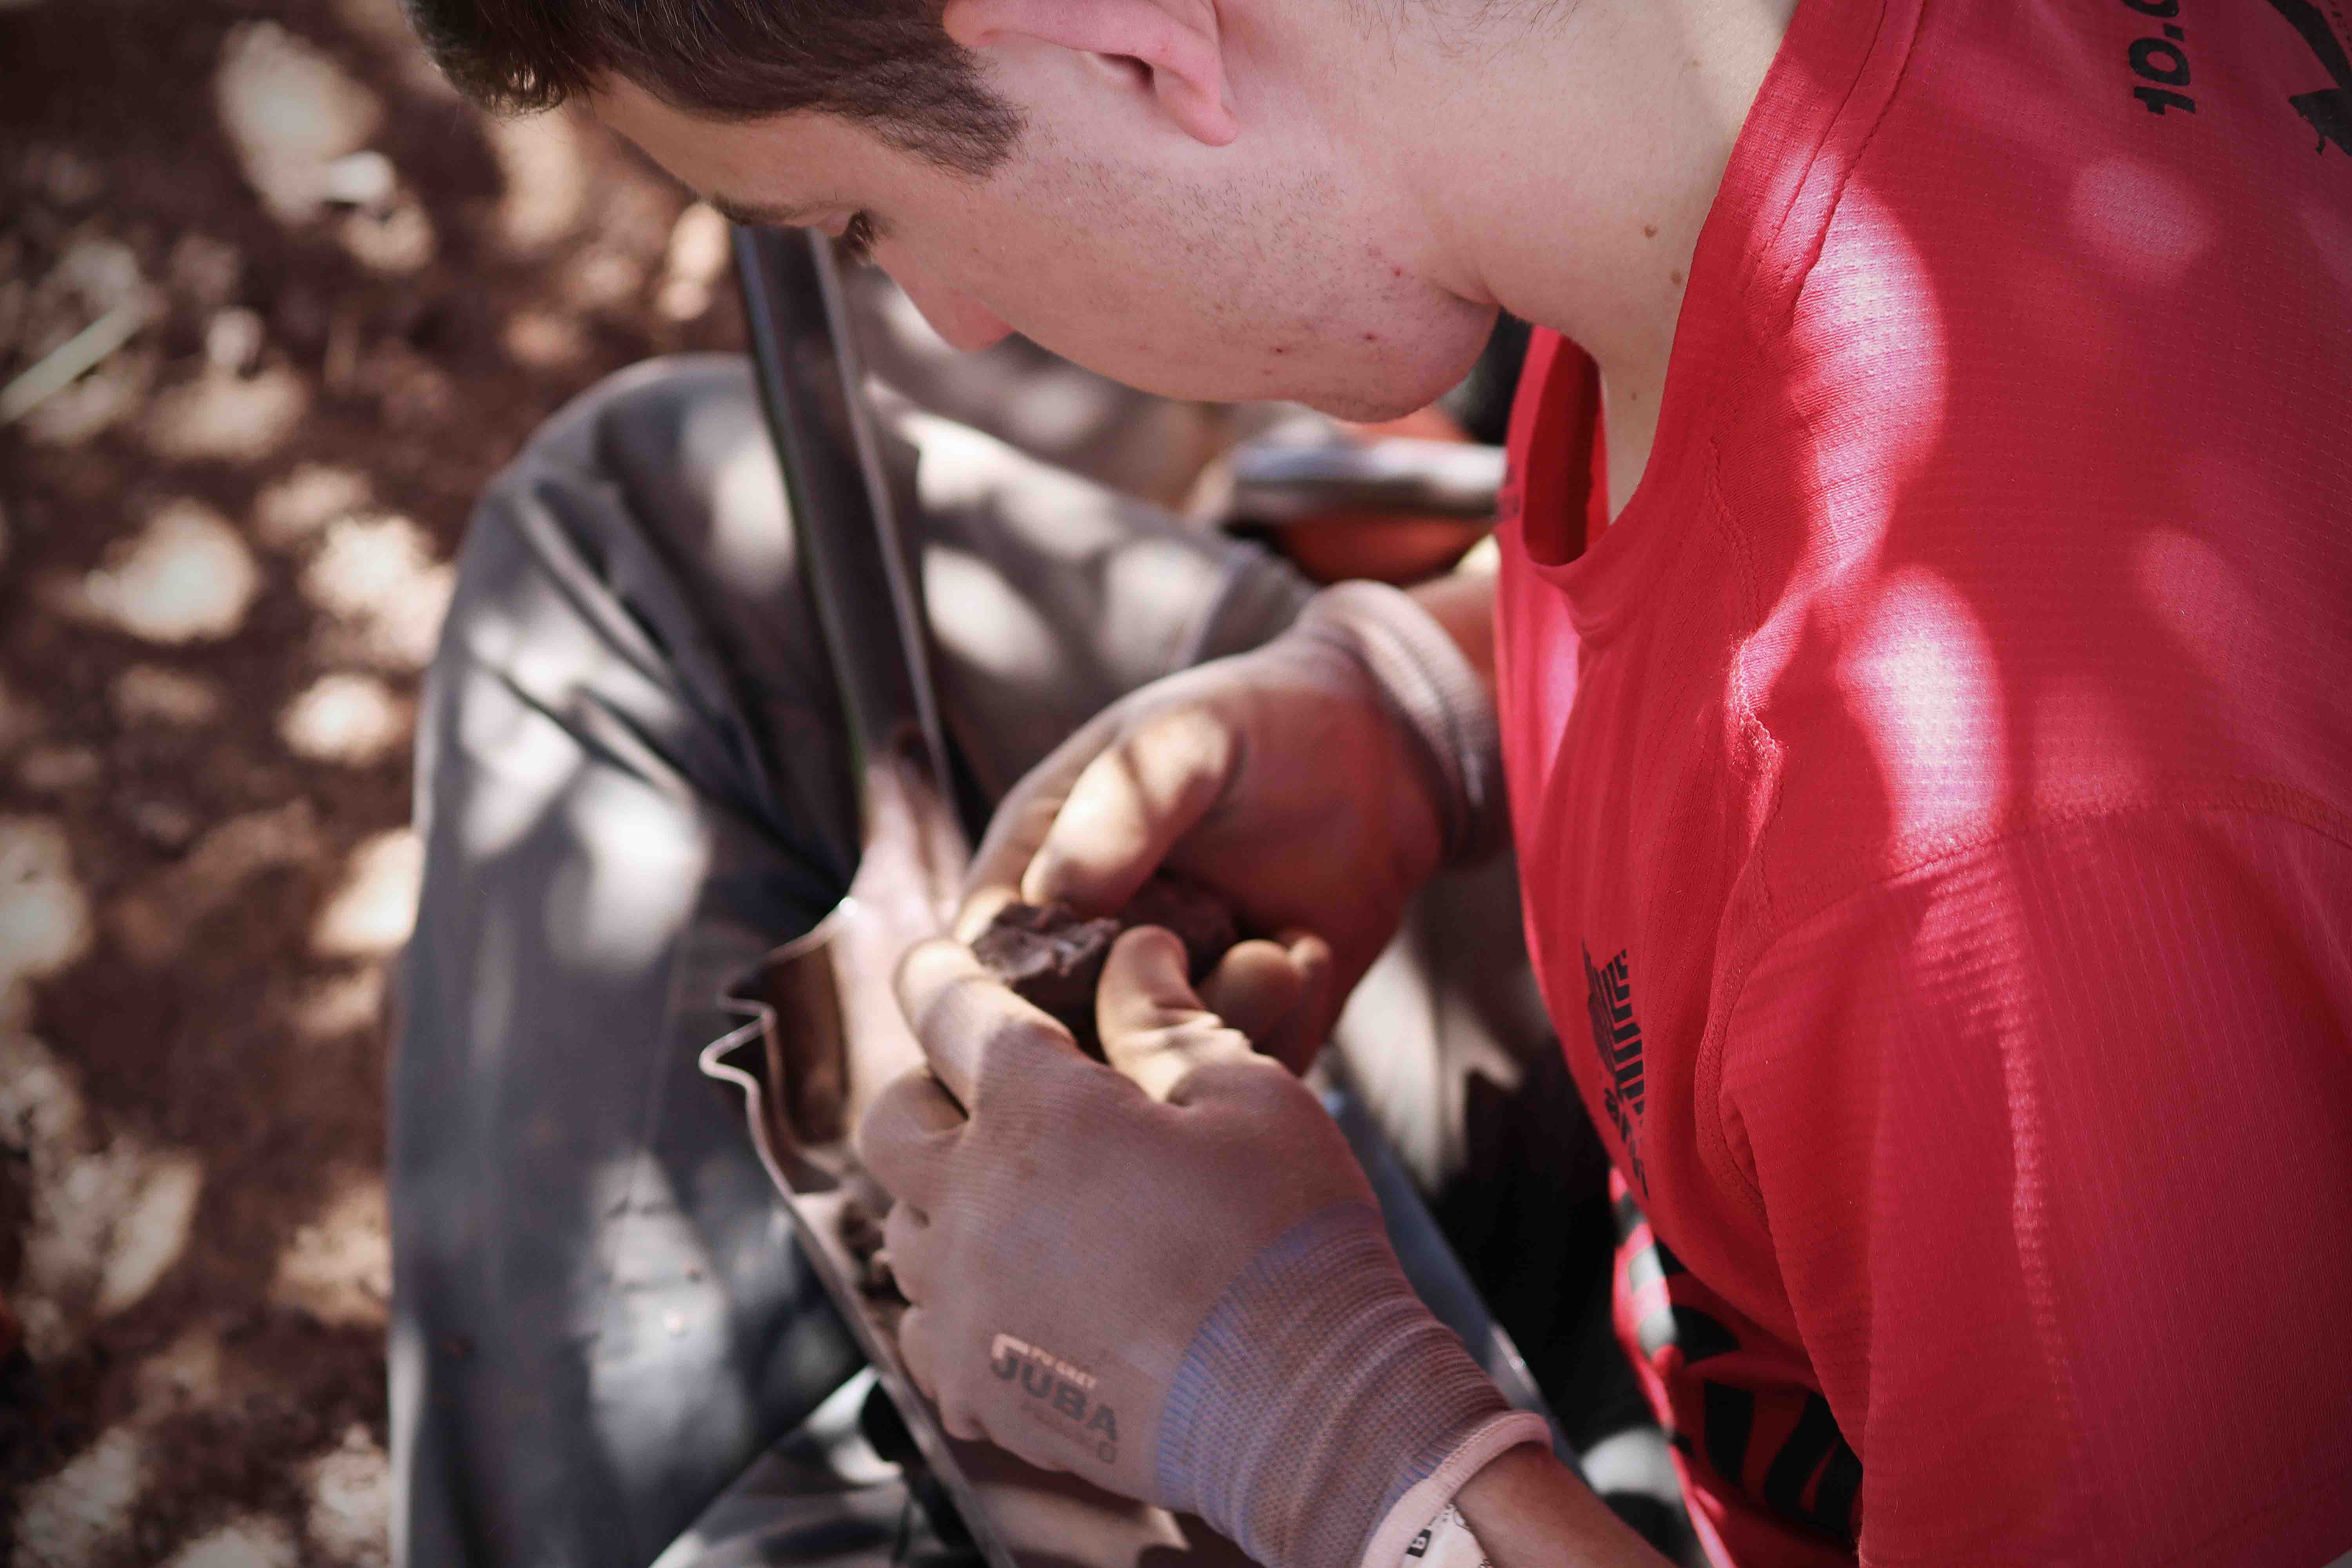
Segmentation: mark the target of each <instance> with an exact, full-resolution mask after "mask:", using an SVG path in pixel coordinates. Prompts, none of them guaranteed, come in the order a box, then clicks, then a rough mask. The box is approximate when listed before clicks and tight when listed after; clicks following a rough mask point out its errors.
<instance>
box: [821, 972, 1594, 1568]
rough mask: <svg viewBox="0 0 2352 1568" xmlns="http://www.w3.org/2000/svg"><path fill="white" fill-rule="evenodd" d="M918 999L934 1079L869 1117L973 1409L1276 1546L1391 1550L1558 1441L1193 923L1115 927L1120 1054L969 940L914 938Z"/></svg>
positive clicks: (900, 1229) (947, 1411)
mask: <svg viewBox="0 0 2352 1568" xmlns="http://www.w3.org/2000/svg"><path fill="white" fill-rule="evenodd" d="M899 999H900V1003H901V1005H903V1006H904V1007H905V1009H906V1012H907V1016H908V1020H909V1021H910V1022H911V1023H912V1024H913V1026H914V1027H915V1031H916V1033H917V1035H918V1036H919V1037H920V1038H921V1040H922V1042H923V1046H924V1050H925V1054H926V1056H927V1057H928V1058H929V1061H930V1063H931V1068H932V1069H933V1072H935V1073H936V1074H937V1077H936V1078H935V1077H933V1076H932V1075H931V1073H916V1074H911V1075H909V1076H908V1077H906V1078H903V1079H899V1080H898V1082H897V1083H895V1084H893V1085H892V1086H891V1088H890V1089H888V1090H887V1091H886V1092H885V1094H884V1095H883V1097H882V1099H881V1100H880V1101H879V1102H877V1105H876V1106H875V1109H874V1110H873V1113H872V1114H871V1115H870V1116H869V1117H868V1118H867V1120H866V1124H865V1127H864V1129H863V1131H862V1133H861V1137H860V1143H861V1146H862V1149H863V1152H864V1155H865V1158H866V1164H867V1165H868V1167H869V1168H870V1169H871V1170H872V1171H873V1173H875V1175H876V1176H877V1177H878V1178H879V1179H880V1180H881V1181H882V1183H883V1184H884V1185H886V1186H887V1187H888V1188H889V1190H890V1192H891V1193H892V1194H893V1195H894V1196H895V1197H896V1198H897V1200H898V1202H897V1204H896V1205H895V1206H894V1207H893V1208H892V1209H891V1211H890V1215H889V1217H888V1219H887V1222H886V1224H885V1237H886V1240H885V1246H886V1247H887V1252H888V1255H889V1258H890V1264H891V1267H892V1268H893V1270H894V1271H895V1273H896V1275H897V1277H898V1283H899V1286H900V1288H901V1289H903V1290H904V1291H905V1292H906V1294H907V1297H908V1300H910V1301H911V1302H912V1303H913V1308H912V1310H909V1311H908V1313H907V1315H906V1317H905V1319H904V1321H902V1323H901V1325H900V1328H899V1342H900V1345H901V1347H902V1349H903V1350H904V1352H905V1353H906V1358H907V1363H908V1368H909V1370H910V1371H911V1372H912V1373H913V1374H914V1376H915V1380H916V1382H917V1383H918V1384H920V1385H921V1387H922V1388H923V1390H924V1392H925V1393H927V1394H929V1395H930V1396H931V1397H932V1398H933V1399H934V1400H936V1401H937V1402H938V1405H939V1406H940V1415H941V1416H942V1417H943V1419H944V1420H945V1422H946V1424H947V1427H948V1430H949V1431H950V1432H951V1433H953V1434H955V1435H957V1436H963V1437H984V1438H986V1439H988V1440H990V1441H992V1442H994V1443H996V1444H998V1445H999V1446H1001V1447H1005V1448H1008V1449H1010V1450H1012V1451H1013V1453H1015V1454H1017V1455H1019V1456H1021V1457H1022V1458H1025V1459H1027V1460H1029V1461H1030V1462H1032V1463H1033V1464H1036V1465H1040V1466H1044V1467H1045V1468H1052V1469H1058V1470H1067V1471H1071V1472H1073V1473H1075V1474H1076V1475H1079V1476H1082V1477H1084V1478H1085V1479H1087V1480H1090V1481H1093V1482H1095V1483H1096V1484H1097V1485H1099V1486H1102V1487H1104V1488H1107V1489H1109V1490H1112V1491H1116V1492H1119V1493H1122V1494H1124V1495H1126V1496H1129V1497H1133V1498H1139V1499H1141V1500H1146V1501H1150V1502H1155V1503H1159V1504H1161V1505H1163V1506H1165V1507H1168V1508H1171V1509H1173V1510H1179V1511H1186V1512H1192V1513H1195V1514H1198V1515H1199V1516H1200V1517H1202V1519H1204V1520H1206V1521H1208V1522H1209V1523H1210V1524H1211V1525H1213V1527H1214V1528H1216V1529H1217V1530H1218V1531H1221V1532H1223V1534H1225V1535H1226V1536H1227V1537H1229V1538H1230V1539H1232V1540H1233V1541H1234V1542H1236V1543H1238V1544H1239V1545H1240V1546H1241V1547H1242V1548H1243V1549H1244V1551H1246V1552H1248V1553H1249V1554H1250V1555H1251V1556H1252V1557H1254V1558H1255V1559H1256V1560H1257V1561H1258V1562H1260V1563H1265V1564H1268V1565H1269V1568H1357V1565H1358V1564H1360V1563H1370V1562H1379V1563H1381V1568H1391V1565H1392V1564H1393V1563H1396V1562H1397V1561H1399V1560H1400V1559H1401V1557H1402V1552H1403V1551H1404V1548H1405V1547H1406V1545H1407V1544H1408V1543H1409V1542H1410V1541H1411V1539H1412V1535H1413V1534H1414V1532H1416V1531H1419V1530H1420V1529H1421V1528H1422V1527H1423V1525H1425V1524H1427V1523H1428V1522H1429V1521H1430V1520H1431V1519H1432V1518H1433V1516H1434V1515H1435V1514H1436V1513H1437V1512H1438V1510H1440V1509H1441V1508H1443V1507H1444V1504H1445V1502H1446V1500H1448V1499H1449V1498H1450V1497H1451V1496H1452V1495H1453V1493H1454V1491H1455V1490H1456V1489H1459V1488H1460V1486H1461V1485H1462V1484H1463V1483H1464V1482H1465V1481H1466V1480H1468V1479H1470V1478H1471V1477H1472V1476H1473V1475H1475V1474H1476V1472H1477V1471H1478V1470H1479V1469H1480V1468H1484V1466H1485V1465H1486V1462H1487V1461H1488V1460H1489V1459H1491V1458H1493V1457H1494V1456H1495V1455H1496V1454H1498V1453H1500V1452H1502V1451H1503V1450H1504V1449H1506V1448H1508V1447H1513V1446H1515V1445H1516V1444H1518V1443H1522V1442H1540V1441H1544V1440H1545V1438H1546V1435H1547V1434H1546V1428H1545V1426H1544V1423H1543V1421H1542V1420H1541V1419H1540V1418H1539V1417H1537V1416H1533V1415H1525V1414H1519V1413H1514V1412H1512V1411H1510V1410H1509V1409H1508V1408H1507V1406H1506V1405H1505V1404H1504V1402H1503V1398H1502V1395H1501V1394H1498V1393H1497V1392H1496V1388H1495V1386H1494V1384H1492V1383H1491V1382H1490V1381H1488V1379H1487V1378H1486V1374H1485V1373H1483V1372H1481V1371H1480V1370H1479V1368H1478V1366H1477V1365H1476V1363H1474V1362H1473V1361H1472V1360H1471V1359H1470V1356H1469V1354H1468V1352H1466V1351H1465V1349H1464V1348H1463V1346H1462V1343H1461V1342H1460V1341H1459V1340H1457V1339H1456V1338H1454V1335H1453V1333H1452V1332H1451V1331H1448V1330H1446V1329H1445V1328H1444V1327H1443V1326H1441V1325H1440V1324H1439V1323H1438V1322H1437V1321H1436V1320H1435V1319H1434V1318H1433V1317H1431V1316H1430V1314H1429V1312H1428V1311H1427V1310H1425V1309H1424V1308H1423V1306H1422V1305H1421V1303H1420V1302H1419V1301H1418V1300H1416V1299H1415V1298H1414V1296H1413V1294H1412V1289H1411V1288H1410V1287H1409V1286H1408V1285H1407V1284H1406V1283H1405V1279H1404V1276H1403V1274H1402V1271H1401V1270H1400V1269H1399V1268H1398V1265H1397V1261H1396V1258H1395V1255H1394V1253H1393V1252H1391V1249H1390V1247H1389V1244H1388V1240H1387V1237H1386V1235H1385V1233H1384V1232H1383V1231H1382V1229H1381V1219H1380V1214H1379V1210H1378V1209H1377V1207H1376V1206H1375V1205H1374V1203H1373V1198H1372V1194H1371V1190H1370V1187H1369V1186H1368V1185H1367V1184H1366V1183H1365V1180H1364V1177H1363V1174H1362V1173H1361V1172H1360V1170H1359V1169H1358V1168H1357V1165H1356V1163H1355V1161H1354V1158H1353V1156H1352V1155H1351V1154H1350V1153H1349V1149H1348V1146H1347V1143H1346V1142H1345V1141H1344V1140H1343V1139H1342V1138H1341V1136H1340V1134H1339V1130H1338V1128H1337V1127H1336V1126H1334V1125H1333V1123H1332V1121H1331V1120H1330V1118H1329V1117H1328V1115H1327V1114H1326V1113H1325V1112H1324V1110H1323V1109H1322V1107H1321V1106H1320V1105H1319V1104H1318V1102H1317V1100H1316V1099H1315V1096H1314V1095H1313V1093H1312V1092H1310V1091H1309V1090H1308V1089H1306V1088H1305V1087H1304V1086H1303V1085H1301V1084H1300V1083H1299V1082H1298V1081H1297V1079H1294V1078H1292V1077H1291V1075H1290V1074H1289V1073H1288V1072H1286V1071H1285V1070H1284V1069H1283V1068H1281V1067H1280V1066H1279V1065H1277V1064H1276V1063H1275V1062H1273V1061H1271V1060H1270V1059H1268V1058H1265V1057H1263V1056H1260V1055H1258V1054H1256V1053H1255V1052H1254V1051H1253V1050H1252V1049H1251V1047H1250V1044H1249V1042H1248V1041H1247V1040H1246V1039H1244V1038H1243V1037H1241V1036H1240V1035H1239V1034H1238V1033H1237V1032H1235V1031H1234V1030H1232V1029H1230V1028H1227V1027H1226V1026H1224V1025H1223V1023H1222V1022H1221V1021H1220V1020H1219V1019H1218V1018H1217V1017H1215V1016H1213V1015H1212V1014H1209V1013H1207V1012H1204V1011H1202V1008H1201V1006H1200V1004H1199V1001H1198V998H1197V997H1195V996H1194V994H1192V990H1191V988H1190V987H1189V986H1188V985H1187V984H1186V982H1185V968H1184V952H1183V948H1182V946H1181V943H1179V942H1177V941H1176V939H1175V938H1174V937H1172V936H1171V935H1170V934H1169V933H1167V932H1165V931H1158V930H1154V929H1150V928H1143V929H1139V930H1136V931H1129V932H1128V933H1127V934H1126V935H1124V936H1122V937H1121V938H1120V939H1119V941H1118V943H1117V945H1116V946H1114V948H1113V949H1112V951H1111V954H1110V957H1109V961H1108V963H1107V964H1106V966H1105V969H1104V974H1103V980H1102V985H1101V989H1100V991H1099V993H1098V999H1097V1018H1098V1021H1099V1023H1100V1026H1101V1033H1102V1041H1103V1047H1104V1049H1105V1052H1106V1054H1107V1055H1108V1059H1109V1061H1110V1063H1111V1065H1110V1066H1108V1067H1107V1066H1104V1065H1102V1064H1100V1063H1097V1062H1094V1061H1090V1060H1088V1059H1087V1058H1085V1057H1083V1056H1081V1055H1080V1054H1079V1053H1078V1050H1077V1047H1076V1046H1075V1045H1074V1044H1073V1043H1072V1041H1071V1039H1070V1037H1069V1034H1068V1033H1067V1031H1066V1030H1065V1029H1063V1027H1062V1026H1060V1025H1059V1024H1057V1023H1056V1022H1055V1021H1054V1019H1052V1018H1051V1017H1049V1016H1046V1015H1045V1013H1042V1012H1040V1011H1038V1010H1037V1009H1036V1008H1034V1007H1032V1006H1031V1005H1029V1004H1027V1003H1026V1002H1024V1001H1023V1000H1021V999H1020V998H1019V997H1017V996H1015V995H1014V994H1013V993H1012V992H1010V991H1008V990H1006V989H1005V988H1004V987H1003V986H1002V985H1000V984H997V983H996V982H995V981H994V980H993V979H992V978H991V977H990V976H989V975H988V974H987V973H986V972H985V971H983V970H982V968H981V967H980V965H979V964H978V963H977V962H976V961H975V960H974V959H973V958H972V956H971V953H970V952H969V951H967V950H966V949H964V948H963V947H961V946H959V945H957V944H955V943H952V942H929V943H926V944H925V945H923V946H922V947H919V948H918V949H916V950H915V951H914V952H912V953H911V954H909V955H908V960H907V962H906V963H905V964H904V965H903V966H902V968H901V970H900V973H899ZM967 1112H968V1113H969V1114H967ZM1368 1553H1369V1555H1368Z"/></svg>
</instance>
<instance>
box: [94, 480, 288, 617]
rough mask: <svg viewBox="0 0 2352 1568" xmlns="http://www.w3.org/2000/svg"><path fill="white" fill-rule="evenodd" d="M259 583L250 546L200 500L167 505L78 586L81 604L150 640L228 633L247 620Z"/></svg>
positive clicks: (122, 543)
mask: <svg viewBox="0 0 2352 1568" xmlns="http://www.w3.org/2000/svg"><path fill="white" fill-rule="evenodd" d="M260 586H261V574H260V572H259V570H258V569H257V567H256V566H255V564H254V560H253V552H251V551H249V550H247V548H246V547H245V542H244V541H243V540H241V539H239V538H238V537H237V536H236V530H234V529H232V528H231V527H230V526H229V525H228V523H227V522H226V521H225V520H224V519H223V518H222V517H221V515H220V514H219V513H218V512H216V511H215V510H212V509H211V508H210V507H208V506H205V504H204V503H203V502H201V501H194V500H175V501H171V502H168V503H166V504H165V505H164V506H163V509H162V510H159V511H158V512H157V513H156V514H155V515H154V517H153V518H152V519H151V520H150V521H148V524H147V526H146V527H145V528H144V529H142V530H141V531H140V532H139V534H138V535H137V536H136V537H135V538H132V539H129V540H124V541H122V542H119V543H118V544H116V545H115V547H114V548H113V549H112V550H110V551H109V552H107V557H106V564H104V565H102V566H100V568H98V570H96V571H94V572H91V573H90V574H88V575H87V576H86V577H84V578H83V579H82V582H81V584H80V594H79V599H80V605H81V607H82V609H83V610H84V612H85V613H86V614H88V615H90V616H95V617H96V618H98V619H100V620H103V621H105V622H108V623H110V625H112V626H116V627H117V628H119V629H120V630H122V631H125V632H128V633H130V634H131V636H132V637H144V638H146V639H147V640H148V641H150V642H166V643H181V642H194V641H198V640H201V639H206V638H213V637H226V636H228V635H229V634H230V633H232V632H234V631H236V629H237V628H238V627H239V626H243V625H244V624H245V612H246V609H247V606H248V605H251V604H252V603H253V596H254V595H255V594H256V593H257V591H258V590H259V588H260Z"/></svg>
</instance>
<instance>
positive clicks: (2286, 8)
mask: <svg viewBox="0 0 2352 1568" xmlns="http://www.w3.org/2000/svg"><path fill="white" fill-rule="evenodd" d="M2271 9H2273V11H2276V12H2277V13H2278V14H2279V15H2280V16H2283V17H2284V18H2285V19H2286V24H2287V26H2291V27H2293V28H2294V30H2295V34H2296V36H2297V37H2300V38H2302V39H2303V42H2304V47H2306V48H2308V49H2309V50H2310V51H2311V52H2312V54H2313V56H2314V57H2315V58H2317V59H2318V61H2319V68H2320V69H2322V70H2324V71H2326V73H2327V74H2328V75H2329V76H2330V77H2331V78H2333V79H2335V82H2336V85H2335V86H2334V87H2332V88H2321V89H2319V90H2318V91H2316V92H2297V93H2291V94H2289V95H2288V97H2287V100H2286V101H2287V104H2288V106H2289V107H2290V108H2292V109H2293V110H2294V111H2295V112H2296V113H2297V114H2300V115H2302V116H2303V118H2304V122H2305V124H2307V125H2309V126H2310V127H2311V128H2312V129H2313V130H2314V131H2315V132H2318V133H2319V145H2318V147H2317V149H2316V151H2318V152H2322V153H2325V152H2326V151H2327V144H2328V143H2329V142H2335V143H2336V145H2337V146H2338V147H2341V148H2343V149H2344V151H2346V152H2347V153H2352V58H2347V56H2346V54H2345V52H2344V41H2343V40H2342V39H2341V38H2338V37H2336V30H2335V29H2334V28H2333V27H2330V26H2328V25H2327V17H2326V14H2325V13H2324V12H2322V11H2321V10H2320V8H2319V7H2318V6H2317V5H2314V4H2312V0H2271Z"/></svg>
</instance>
